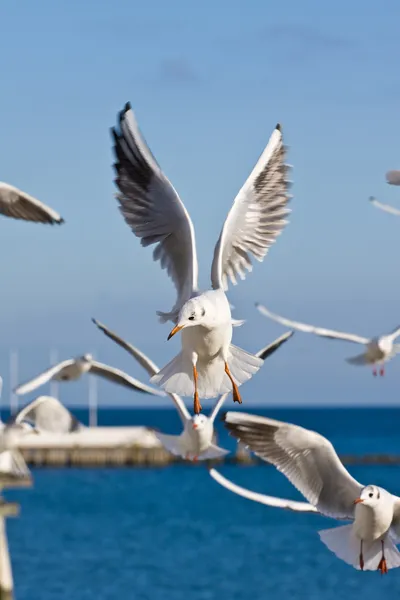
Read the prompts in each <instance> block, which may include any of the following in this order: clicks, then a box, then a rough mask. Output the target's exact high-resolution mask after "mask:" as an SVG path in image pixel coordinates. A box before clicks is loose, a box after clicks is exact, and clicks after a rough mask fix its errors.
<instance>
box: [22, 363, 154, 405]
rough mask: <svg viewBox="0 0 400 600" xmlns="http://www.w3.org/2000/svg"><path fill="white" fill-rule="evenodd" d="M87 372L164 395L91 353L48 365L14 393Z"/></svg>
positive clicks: (72, 377) (72, 379)
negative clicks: (95, 357) (97, 358)
mask: <svg viewBox="0 0 400 600" xmlns="http://www.w3.org/2000/svg"><path fill="white" fill-rule="evenodd" d="M89 372H90V374H91V375H98V376H99V377H102V378H103V379H107V380H108V381H112V382H113V383H117V384H119V385H122V386H124V387H127V388H129V389H131V390H135V391H136V392H142V393H144V394H152V395H154V396H165V393H164V392H163V391H161V390H157V389H156V388H153V387H151V386H149V385H146V384H145V383H141V382H140V381H138V380H137V379H134V378H133V377H131V376H130V375H127V374H126V373H124V372H123V371H120V370H119V369H115V368H114V367H110V366H108V365H105V364H103V363H100V362H97V361H95V360H93V357H92V355H91V354H84V355H83V356H80V357H78V358H70V359H68V360H64V361H62V362H60V363H58V364H57V365H54V366H52V367H50V369H47V370H46V371H43V373H40V375H38V376H37V377H34V378H33V379H30V380H29V381H27V382H26V383H23V384H21V385H19V386H17V387H16V388H15V390H14V393H15V394H18V395H24V394H29V392H33V391H34V390H36V389H37V388H38V387H40V386H41V385H44V384H45V383H47V382H48V381H50V380H51V379H54V380H55V381H76V380H77V379H79V378H80V377H82V375H84V374H85V373H89Z"/></svg>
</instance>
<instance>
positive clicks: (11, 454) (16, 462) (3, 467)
mask: <svg viewBox="0 0 400 600" xmlns="http://www.w3.org/2000/svg"><path fill="white" fill-rule="evenodd" d="M1 475H8V476H11V477H16V478H20V477H30V471H29V469H28V466H27V464H26V462H25V460H24V457H23V456H22V454H21V453H20V452H19V450H17V449H16V448H13V449H11V450H3V452H0V487H1Z"/></svg>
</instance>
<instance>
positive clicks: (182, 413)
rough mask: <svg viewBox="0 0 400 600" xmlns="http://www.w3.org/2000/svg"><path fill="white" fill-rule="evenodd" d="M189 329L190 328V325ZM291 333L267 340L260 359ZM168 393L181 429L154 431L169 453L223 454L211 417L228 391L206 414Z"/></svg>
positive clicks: (153, 370)
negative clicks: (170, 432) (191, 409)
mask: <svg viewBox="0 0 400 600" xmlns="http://www.w3.org/2000/svg"><path fill="white" fill-rule="evenodd" d="M93 322H94V324H95V325H96V327H98V328H99V329H100V331H102V332H103V333H104V334H105V335H106V336H107V337H109V338H110V339H112V340H113V341H114V342H115V343H116V344H118V345H119V346H121V347H122V348H124V350H126V351H127V352H129V354H130V355H131V356H133V358H135V360H136V361H137V362H138V363H139V364H140V365H141V366H142V367H143V368H144V369H145V370H146V371H147V373H148V374H149V375H150V376H153V375H155V374H157V373H158V372H159V368H158V367H157V365H156V364H155V363H154V362H153V361H152V360H151V359H150V358H149V357H148V356H146V355H145V354H144V353H143V352H141V351H140V350H139V349H138V348H136V347H135V346H133V345H132V344H130V343H128V342H127V341H125V340H124V339H123V338H121V337H120V336H118V335H117V334H116V333H114V332H113V331H111V330H110V329H108V328H107V327H106V326H105V325H103V324H102V323H99V321H96V319H93ZM188 331H190V329H189V330H188ZM292 335H293V332H292V331H289V332H287V333H285V334H284V335H282V336H280V337H279V338H278V339H276V340H275V341H274V342H272V343H271V344H268V346H266V347H265V348H262V349H261V350H260V351H259V352H258V353H257V354H256V356H257V357H258V358H260V359H261V360H262V361H264V360H266V359H267V358H268V357H269V356H271V355H272V354H273V353H274V352H275V351H276V350H277V349H278V348H280V346H281V345H282V344H284V343H285V342H286V341H287V340H288V339H289V338H290V337H292ZM169 396H170V398H171V399H172V401H173V402H174V404H175V407H176V409H177V411H178V414H179V417H180V419H181V422H182V426H183V431H182V433H181V434H180V435H168V434H164V433H161V432H158V431H156V432H155V434H156V436H157V437H158V439H159V440H160V442H161V443H162V444H163V446H164V447H165V448H166V449H167V450H168V451H169V452H171V454H174V455H176V456H180V457H182V458H185V459H187V460H195V461H197V460H207V459H215V458H222V457H223V456H225V454H228V450H225V449H223V448H219V447H218V446H217V445H216V444H215V443H214V439H215V430H214V421H215V419H216V417H217V415H218V413H219V411H220V409H221V407H222V406H223V404H224V402H225V400H226V398H227V397H228V394H227V393H225V394H223V395H222V396H221V397H220V398H219V399H218V401H217V402H216V403H215V405H214V407H213V409H212V410H211V413H210V415H209V416H208V417H207V416H206V415H204V414H200V415H196V414H195V415H194V416H191V415H190V413H189V411H188V409H187V408H186V406H185V403H184V401H183V399H182V398H181V397H180V396H179V395H178V394H175V393H171V394H169Z"/></svg>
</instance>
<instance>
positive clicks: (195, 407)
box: [193, 365, 203, 415]
mask: <svg viewBox="0 0 400 600" xmlns="http://www.w3.org/2000/svg"><path fill="white" fill-rule="evenodd" d="M193 379H194V403H193V410H194V414H195V415H199V414H200V411H201V410H203V409H202V406H201V404H200V401H199V392H198V391H197V379H198V374H197V369H196V365H193Z"/></svg>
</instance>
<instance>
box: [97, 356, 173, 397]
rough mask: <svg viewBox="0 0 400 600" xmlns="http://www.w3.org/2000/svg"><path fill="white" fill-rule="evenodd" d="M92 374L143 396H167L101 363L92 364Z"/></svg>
mask: <svg viewBox="0 0 400 600" xmlns="http://www.w3.org/2000/svg"><path fill="white" fill-rule="evenodd" d="M90 373H92V374H94V375H98V376H99V377H103V378H104V379H108V380H109V381H112V382H113V383H117V384H118V385H122V386H124V387H127V388H130V389H133V390H135V391H137V392H142V393H143V394H151V395H152V396H165V392H163V391H162V390H158V389H156V388H153V387H151V386H149V385H146V384H145V383H142V382H141V381H138V380H137V379H135V378H134V377H131V376H130V375H127V374H126V373H124V372H123V371H120V370H119V369H114V368H113V367H109V366H108V365H105V364H103V363H99V362H97V361H92V362H91V367H90Z"/></svg>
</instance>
